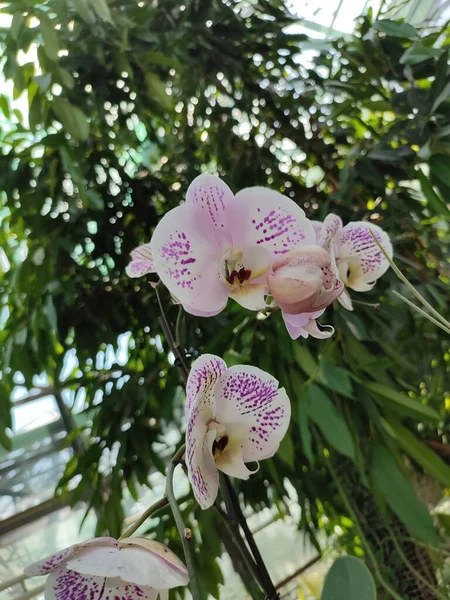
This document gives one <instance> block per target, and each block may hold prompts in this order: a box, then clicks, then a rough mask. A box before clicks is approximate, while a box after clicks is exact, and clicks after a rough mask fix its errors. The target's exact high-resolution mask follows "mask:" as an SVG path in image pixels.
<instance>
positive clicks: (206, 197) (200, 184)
mask: <svg viewBox="0 0 450 600" xmlns="http://www.w3.org/2000/svg"><path fill="white" fill-rule="evenodd" d="M233 198H234V195H233V192H232V191H231V190H230V188H229V187H228V186H227V184H226V183H225V182H224V181H222V180H221V179H220V178H219V177H217V176H216V175H208V174H203V175H199V176H198V177H196V178H195V179H194V181H193V182H192V183H191V185H190V186H189V188H188V191H187V194H186V202H187V204H192V205H196V206H198V207H200V208H201V209H202V210H203V211H204V213H205V214H207V215H208V217H209V219H210V221H211V223H212V225H213V228H214V233H215V236H216V239H217V241H218V243H220V244H223V243H230V242H231V235H230V232H229V230H228V227H227V224H226V209H227V205H228V204H229V203H230V201H231V200H232V199H233Z"/></svg>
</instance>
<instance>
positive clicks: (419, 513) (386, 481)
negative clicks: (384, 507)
mask: <svg viewBox="0 0 450 600" xmlns="http://www.w3.org/2000/svg"><path fill="white" fill-rule="evenodd" d="M372 477H373V479H374V482H375V484H376V486H377V488H378V489H379V491H380V492H381V494H382V495H383V497H384V498H385V500H386V502H387V504H388V505H389V507H390V508H391V510H392V511H393V512H394V513H395V514H396V515H397V517H398V518H399V519H400V520H401V521H402V522H403V523H404V524H405V526H406V527H407V529H408V530H409V531H410V533H411V534H412V535H413V536H414V537H417V538H418V539H420V540H422V541H423V542H425V543H427V544H432V545H435V544H438V542H439V538H438V535H437V532H436V530H435V528H434V525H433V519H432V518H431V515H430V513H429V512H428V510H427V508H426V506H425V504H423V502H421V501H420V500H419V498H418V497H417V495H416V492H415V491H414V488H413V486H412V485H411V483H410V481H409V480H408V478H407V477H406V476H405V474H404V473H403V471H402V470H401V469H400V467H399V466H398V464H397V463H396V461H395V459H394V457H393V456H392V454H390V452H388V450H386V448H384V447H383V446H380V445H377V446H376V447H375V450H374V453H373V460H372Z"/></svg>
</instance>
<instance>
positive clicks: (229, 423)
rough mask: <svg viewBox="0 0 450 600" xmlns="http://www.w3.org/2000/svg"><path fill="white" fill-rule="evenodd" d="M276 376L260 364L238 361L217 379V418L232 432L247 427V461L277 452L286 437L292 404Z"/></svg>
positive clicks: (260, 458) (215, 391)
mask: <svg viewBox="0 0 450 600" xmlns="http://www.w3.org/2000/svg"><path fill="white" fill-rule="evenodd" d="M278 385H279V382H278V380H277V379H275V377H272V375H269V373H266V372H265V371H262V370H261V369H258V368H257V367H250V366H246V365H236V366H234V367H231V368H230V369H228V370H227V371H226V372H225V373H223V374H222V375H221V377H220V379H219V382H218V383H217V385H216V387H215V390H214V394H215V397H216V420H217V421H218V422H219V423H220V424H221V425H223V426H224V427H225V429H226V430H227V431H230V432H232V431H233V427H234V428H242V427H246V430H247V436H246V440H245V441H244V443H243V446H244V452H243V459H244V462H249V461H253V460H262V459H263V458H268V457H270V456H273V455H274V454H275V452H276V450H277V449H278V446H279V444H280V441H281V440H282V439H283V437H284V435H285V433H286V431H287V428H288V426H289V420H290V416H291V405H290V402H289V398H288V397H287V395H286V392H285V390H284V389H279V388H278Z"/></svg>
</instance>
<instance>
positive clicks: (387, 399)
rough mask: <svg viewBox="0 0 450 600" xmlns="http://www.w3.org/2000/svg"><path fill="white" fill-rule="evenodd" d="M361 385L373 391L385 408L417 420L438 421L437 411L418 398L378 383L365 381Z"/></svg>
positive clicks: (376, 398)
mask: <svg viewBox="0 0 450 600" xmlns="http://www.w3.org/2000/svg"><path fill="white" fill-rule="evenodd" d="M363 385H364V386H365V387H366V388H367V389H368V390H369V391H370V392H373V393H374V396H373V397H374V399H375V400H376V402H377V403H378V404H380V405H381V406H382V407H383V408H385V409H391V410H394V411H396V412H398V413H400V414H403V415H405V416H410V417H413V418H415V419H418V420H422V421H423V420H432V421H439V420H440V416H439V413H438V412H436V411H435V410H434V408H432V407H431V406H425V405H424V404H422V403H421V402H419V401H418V400H414V399H413V398H410V397H409V396H407V395H406V394H402V393H401V392H397V391H396V390H393V389H391V388H388V387H385V386H384V385H381V384H379V383H374V382H372V381H365V382H363Z"/></svg>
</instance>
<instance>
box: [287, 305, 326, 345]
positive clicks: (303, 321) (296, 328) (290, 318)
mask: <svg viewBox="0 0 450 600" xmlns="http://www.w3.org/2000/svg"><path fill="white" fill-rule="evenodd" d="M324 312H325V309H321V310H318V311H315V312H312V313H300V314H298V315H294V314H289V313H287V312H285V311H282V315H283V320H284V323H285V325H286V329H287V331H288V333H289V335H290V336H291V338H292V339H293V340H297V339H298V338H299V337H302V338H307V337H308V336H309V335H310V334H309V331H308V329H307V325H308V323H310V322H311V321H314V320H315V319H317V318H318V317H320V316H322V315H323V313H324Z"/></svg>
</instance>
